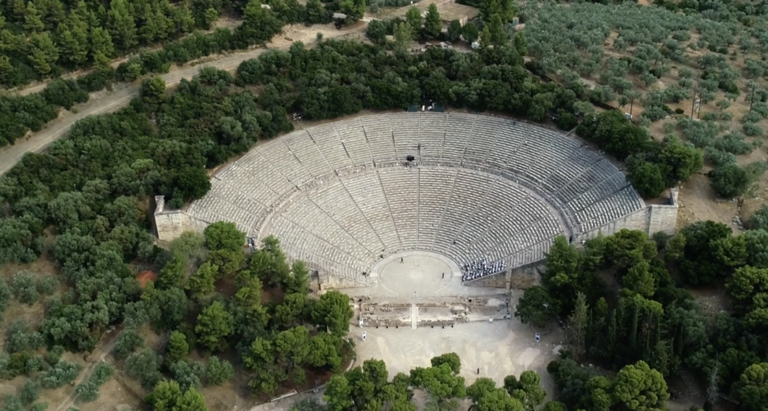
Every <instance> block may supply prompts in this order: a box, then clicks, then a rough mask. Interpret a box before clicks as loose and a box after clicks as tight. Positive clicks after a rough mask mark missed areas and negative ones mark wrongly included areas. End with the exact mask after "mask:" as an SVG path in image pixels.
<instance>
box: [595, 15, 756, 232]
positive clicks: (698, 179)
mask: <svg viewBox="0 0 768 411" xmlns="http://www.w3.org/2000/svg"><path fill="white" fill-rule="evenodd" d="M639 3H640V4H645V3H648V1H646V0H640V2H639ZM617 34H618V33H617V32H614V33H612V34H611V36H609V39H608V40H607V41H606V47H605V51H606V54H607V55H612V56H614V57H616V58H620V57H626V56H631V53H632V52H631V50H626V51H617V50H615V49H613V48H612V44H613V41H614V40H615V39H616V37H617ZM697 39H698V34H696V33H692V35H691V40H690V41H689V42H694V41H696V40H697ZM734 50H735V48H732V49H731V50H730V53H731V54H729V56H728V59H727V61H728V63H729V64H730V65H731V66H732V67H734V68H735V69H736V70H742V69H743V68H744V59H745V57H751V58H754V59H757V60H760V58H759V56H755V55H746V56H745V55H744V54H743V53H741V52H740V51H739V52H738V53H737V55H736V56H732V54H733V53H734ZM705 52H706V51H705V50H691V49H687V50H686V53H687V54H688V56H689V57H690V58H692V59H695V58H697V57H699V56H701V55H703V54H705ZM683 67H686V66H685V65H682V64H679V63H675V64H673V66H672V70H670V71H669V72H668V73H667V74H665V75H664V76H662V78H661V79H659V81H657V82H656V83H655V84H652V85H651V86H650V87H646V86H645V84H644V83H643V82H642V80H641V79H640V78H639V76H636V75H629V76H628V79H629V80H630V81H632V82H633V84H634V85H635V88H636V90H638V91H641V92H642V93H643V94H645V93H647V92H648V91H651V90H663V89H665V88H667V87H669V86H670V85H673V84H677V82H678V80H679V76H678V71H679V69H681V68H683ZM687 67H688V68H692V69H695V67H693V66H687ZM582 80H583V81H584V82H585V83H587V84H589V85H590V86H591V87H594V86H595V85H596V84H597V82H596V81H595V79H591V78H588V79H585V78H583V79H582ZM748 81H749V80H748V79H746V78H739V79H737V80H736V84H737V85H738V87H739V89H740V90H741V91H742V93H741V96H739V97H738V98H737V99H736V100H735V101H731V106H730V107H729V108H727V109H726V110H724V111H725V112H728V113H731V114H732V116H733V119H732V120H731V121H729V122H727V123H725V124H726V126H727V128H728V129H729V130H732V131H741V130H742V126H741V122H740V121H741V119H742V118H743V117H744V116H745V115H746V114H747V113H748V112H749V102H748V101H745V100H746V98H747V97H748V96H747V94H746V92H745V90H747V88H748ZM763 86H764V84H763ZM715 95H716V97H715V99H714V100H713V101H711V102H708V103H706V104H702V105H701V111H700V113H698V114H697V115H696V116H695V117H697V118H698V117H700V116H702V115H704V113H717V112H720V110H719V109H718V108H717V107H716V106H715V103H716V102H717V101H719V100H723V99H725V98H726V97H725V93H724V92H722V91H718V92H717V93H715ZM610 104H611V105H613V106H615V107H616V108H618V109H621V110H623V111H625V112H629V111H630V106H629V105H627V106H623V107H619V105H618V103H616V102H612V103H610ZM667 105H668V106H669V107H670V108H671V109H672V110H676V109H682V110H683V112H684V113H685V114H683V115H682V116H690V115H691V110H692V107H693V93H691V96H690V97H689V98H687V99H685V100H683V101H681V102H679V103H670V104H667ZM643 110H644V106H643V103H642V101H640V100H635V101H634V103H633V104H632V107H631V112H632V115H633V117H634V118H638V117H639V116H640V115H641V114H642V113H643ZM682 116H681V115H673V116H669V117H667V118H666V119H662V120H659V121H656V122H654V123H652V124H651V125H650V127H649V131H650V133H651V136H652V137H653V138H654V139H655V140H656V141H661V140H662V139H663V138H664V135H665V133H664V124H672V125H674V124H676V123H677V121H678V118H680V117H682ZM721 123H722V122H721ZM757 124H758V126H760V127H761V128H762V129H763V130H764V131H768V120H767V119H763V120H761V121H759V122H758V123H757ZM674 133H675V134H677V131H675V132H674ZM755 140H761V141H763V138H762V137H748V138H746V141H747V142H749V143H751V142H753V141H755ZM767 154H768V153H767V152H766V147H765V146H762V147H758V148H756V149H755V150H754V151H753V152H752V153H750V154H747V155H741V156H737V161H738V163H739V165H742V166H744V165H747V164H749V163H751V162H754V161H763V162H764V161H766V157H768V155H767ZM710 170H711V167H705V168H704V169H703V170H701V171H700V172H699V173H698V174H697V175H694V176H693V177H692V178H691V179H690V180H689V181H687V182H686V183H685V184H684V185H683V186H682V187H681V190H680V197H679V200H680V204H681V205H682V206H681V208H680V212H679V214H678V221H677V226H678V228H681V227H684V226H685V225H688V224H691V223H692V222H695V221H699V220H712V221H716V222H721V223H724V224H726V225H729V226H730V227H731V228H733V229H734V232H736V233H738V229H737V226H736V225H735V224H734V223H733V218H734V217H735V216H739V217H741V219H742V220H746V219H748V218H749V216H751V215H752V214H753V213H754V212H755V211H757V210H758V209H760V207H762V205H763V204H765V202H766V199H768V180H767V179H766V178H765V176H763V177H762V178H761V179H760V181H759V182H758V186H757V190H755V195H754V196H752V197H749V198H745V199H744V207H743V208H739V207H738V206H737V203H736V202H733V201H727V200H724V199H718V198H717V196H716V195H715V193H714V191H713V190H712V188H711V187H710V184H709V178H708V177H707V176H706V173H707V172H709V171H710Z"/></svg>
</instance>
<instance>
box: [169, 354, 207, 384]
mask: <svg viewBox="0 0 768 411" xmlns="http://www.w3.org/2000/svg"><path fill="white" fill-rule="evenodd" d="M205 371H206V370H205V366H204V365H203V364H201V363H199V362H197V361H184V360H181V361H176V362H175V363H173V365H171V372H172V373H173V379H174V380H176V381H177V382H178V383H179V387H181V390H182V391H186V390H188V389H190V388H200V386H202V384H201V382H200V381H201V379H202V378H203V377H204V376H205Z"/></svg>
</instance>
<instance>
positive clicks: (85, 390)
mask: <svg viewBox="0 0 768 411" xmlns="http://www.w3.org/2000/svg"><path fill="white" fill-rule="evenodd" d="M75 393H76V394H77V399H78V400H79V401H82V402H92V401H95V400H96V399H97V398H99V386H98V385H96V384H94V383H93V382H91V381H85V382H83V383H82V384H80V385H78V386H77V387H75Z"/></svg>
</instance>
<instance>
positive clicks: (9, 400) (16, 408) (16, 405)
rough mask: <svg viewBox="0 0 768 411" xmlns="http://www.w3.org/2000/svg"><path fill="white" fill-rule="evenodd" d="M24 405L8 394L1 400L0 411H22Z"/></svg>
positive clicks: (17, 398) (14, 396) (16, 397)
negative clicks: (0, 406)
mask: <svg viewBox="0 0 768 411" xmlns="http://www.w3.org/2000/svg"><path fill="white" fill-rule="evenodd" d="M23 410H24V405H23V404H22V403H21V400H20V399H19V397H18V396H16V395H13V394H8V395H6V396H5V398H3V408H1V409H0V411H23Z"/></svg>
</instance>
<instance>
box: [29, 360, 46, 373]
mask: <svg viewBox="0 0 768 411" xmlns="http://www.w3.org/2000/svg"><path fill="white" fill-rule="evenodd" d="M44 366H45V361H44V360H43V357H31V358H29V359H28V360H27V363H26V364H24V373H25V374H27V375H30V374H32V373H33V372H37V371H41V370H42V369H43V368H44Z"/></svg>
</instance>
